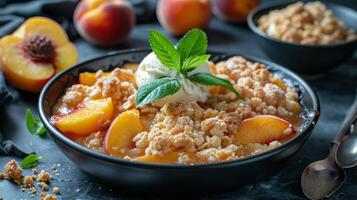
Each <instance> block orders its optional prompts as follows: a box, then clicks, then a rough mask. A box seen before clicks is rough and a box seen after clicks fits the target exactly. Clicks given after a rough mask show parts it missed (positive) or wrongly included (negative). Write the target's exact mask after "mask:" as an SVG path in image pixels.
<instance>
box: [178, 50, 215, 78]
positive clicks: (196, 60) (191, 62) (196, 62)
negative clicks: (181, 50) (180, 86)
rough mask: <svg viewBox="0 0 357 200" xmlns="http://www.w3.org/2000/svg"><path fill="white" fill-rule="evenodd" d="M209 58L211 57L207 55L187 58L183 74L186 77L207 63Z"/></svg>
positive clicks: (183, 66) (183, 65) (184, 62)
mask: <svg viewBox="0 0 357 200" xmlns="http://www.w3.org/2000/svg"><path fill="white" fill-rule="evenodd" d="M209 57H210V55H207V54H206V55H199V56H196V55H194V56H190V57H188V58H186V59H185V60H184V61H183V63H182V73H183V74H184V75H186V74H187V72H189V71H191V70H192V69H194V68H196V67H198V66H200V65H202V64H204V63H206V62H207V61H208V59H209Z"/></svg>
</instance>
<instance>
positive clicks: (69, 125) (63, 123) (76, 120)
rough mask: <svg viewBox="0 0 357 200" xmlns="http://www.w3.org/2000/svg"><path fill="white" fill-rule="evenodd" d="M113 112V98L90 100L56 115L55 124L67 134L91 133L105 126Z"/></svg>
mask: <svg viewBox="0 0 357 200" xmlns="http://www.w3.org/2000/svg"><path fill="white" fill-rule="evenodd" d="M113 112H114V107H113V103H112V100H111V98H107V99H99V100H89V101H85V102H83V103H82V104H80V105H79V106H78V107H77V108H76V109H75V110H74V111H73V112H70V113H69V114H67V115H61V116H54V118H53V119H54V121H53V124H54V126H55V127H57V128H58V129H59V130H61V131H62V132H63V133H65V134H66V133H67V134H75V135H89V134H91V133H93V132H96V131H100V130H102V129H103V128H105V125H106V124H107V123H108V121H110V120H111V119H112V116H113Z"/></svg>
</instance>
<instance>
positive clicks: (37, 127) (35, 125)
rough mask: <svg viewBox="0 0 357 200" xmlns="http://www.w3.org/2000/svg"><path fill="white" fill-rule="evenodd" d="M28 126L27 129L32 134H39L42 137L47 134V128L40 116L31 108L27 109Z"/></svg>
mask: <svg viewBox="0 0 357 200" xmlns="http://www.w3.org/2000/svg"><path fill="white" fill-rule="evenodd" d="M26 127H27V130H28V131H29V132H30V133H31V134H32V135H39V136H41V137H44V136H46V131H47V130H46V128H45V126H44V125H43V124H42V122H41V120H40V119H39V118H36V117H35V116H34V115H33V114H32V111H31V109H27V111H26Z"/></svg>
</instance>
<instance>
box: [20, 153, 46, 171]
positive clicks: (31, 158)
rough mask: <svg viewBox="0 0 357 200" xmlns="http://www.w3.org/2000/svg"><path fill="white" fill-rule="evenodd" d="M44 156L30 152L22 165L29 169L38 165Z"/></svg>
mask: <svg viewBox="0 0 357 200" xmlns="http://www.w3.org/2000/svg"><path fill="white" fill-rule="evenodd" d="M42 158H44V156H39V157H37V156H36V154H30V155H28V156H26V157H25V158H24V159H23V160H22V161H21V164H20V165H21V167H22V168H23V169H28V168H31V167H34V166H36V165H37V164H38V162H39V161H40V160H41V159H42Z"/></svg>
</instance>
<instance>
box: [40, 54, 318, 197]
mask: <svg viewBox="0 0 357 200" xmlns="http://www.w3.org/2000/svg"><path fill="white" fill-rule="evenodd" d="M149 53H150V50H147V49H146V50H145V49H141V50H126V51H120V52H117V53H112V54H109V55H106V56H103V57H99V58H95V59H92V60H89V61H86V62H83V63H81V64H78V65H76V66H74V67H72V68H69V69H67V70H65V71H63V72H61V73H59V74H58V75H56V76H55V77H54V78H52V79H51V80H50V81H49V82H48V83H47V85H46V86H45V88H44V89H43V90H42V92H41V95H40V100H39V112H40V116H41V120H42V122H43V123H44V125H45V126H46V128H47V130H48V131H49V133H50V135H51V136H52V138H53V140H54V142H55V144H56V145H57V146H58V148H59V149H60V150H61V151H62V152H63V153H64V154H65V155H66V156H67V157H68V158H69V159H70V160H72V161H73V162H74V163H76V164H77V165H78V166H79V167H80V168H81V169H82V170H84V171H86V172H88V173H89V174H92V175H94V176H96V177H98V178H99V179H102V180H104V181H105V182H106V183H110V184H115V185H119V186H120V187H121V188H125V189H127V190H130V189H132V190H144V191H150V192H160V193H162V192H165V193H167V192H168V193H172V192H174V193H186V192H200V191H205V192H214V191H223V190H229V189H232V188H234V187H238V186H239V185H241V184H243V183H246V182H252V181H256V180H257V179H259V178H262V177H264V176H267V175H268V174H270V173H271V169H279V166H281V161H283V160H285V159H287V158H289V157H291V156H292V155H293V154H294V153H295V152H296V151H297V150H298V149H300V148H301V146H302V145H303V144H304V142H305V141H306V139H307V138H308V137H309V135H310V134H311V131H312V129H313V128H314V127H315V125H316V122H317V120H318V117H319V111H320V107H319V101H318V98H317V97H316V95H315V93H314V92H313V91H312V89H311V88H310V87H309V86H308V85H307V84H306V82H305V81H303V80H302V79H301V78H299V77H298V76H297V75H295V74H294V73H293V72H291V71H289V70H287V69H285V68H283V67H281V66H278V65H276V64H274V63H271V62H267V61H264V60H260V59H256V58H250V57H246V58H247V59H249V60H252V61H258V62H261V63H265V64H266V65H268V66H269V68H270V70H271V71H272V72H273V73H278V74H280V75H281V76H282V77H283V78H284V79H286V80H287V81H289V83H290V84H292V85H294V86H295V87H296V88H297V89H298V91H299V95H300V100H301V102H302V104H303V105H305V108H304V114H303V115H304V116H303V119H304V125H303V126H302V127H301V129H300V130H299V134H298V135H297V136H296V137H295V138H293V139H292V140H290V141H288V142H286V143H284V144H283V145H281V146H280V147H278V148H276V149H273V150H270V151H267V152H265V153H262V154H259V155H254V156H251V157H247V158H244V159H240V160H234V161H227V162H221V163H214V164H197V165H178V164H152V163H139V162H134V161H128V160H123V159H120V158H117V157H113V156H109V155H106V154H102V153H98V152H95V151H93V150H90V149H87V148H85V147H83V146H81V145H79V144H77V143H75V142H73V141H72V140H70V139H68V138H67V137H66V136H64V135H63V134H62V133H61V132H60V131H59V130H58V129H57V128H55V127H54V126H52V124H51V123H50V116H51V113H52V108H53V106H54V104H55V102H56V101H57V100H58V98H59V97H61V96H62V95H63V93H64V90H65V89H66V88H67V87H69V86H71V85H72V84H74V83H77V82H78V74H79V73H80V72H85V71H93V72H94V71H97V70H99V69H102V70H112V69H113V68H114V67H117V66H122V65H123V64H124V63H128V62H134V63H139V62H140V61H141V60H142V59H143V58H144V57H145V56H146V55H147V54H149ZM211 55H212V57H211V58H212V61H215V62H217V61H220V60H223V59H227V58H229V57H231V56H232V55H227V54H220V53H211ZM297 178H298V177H297Z"/></svg>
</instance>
